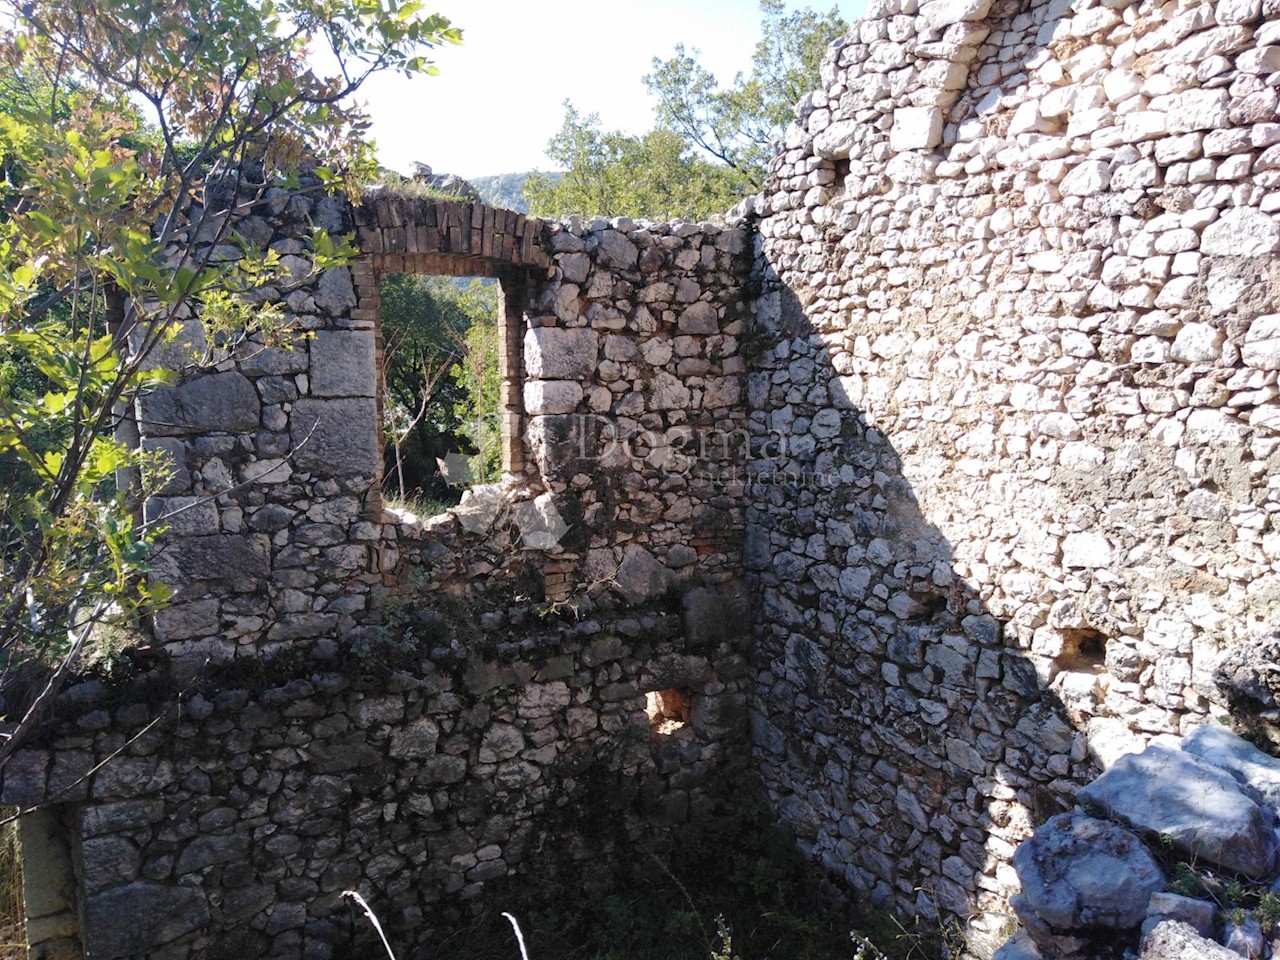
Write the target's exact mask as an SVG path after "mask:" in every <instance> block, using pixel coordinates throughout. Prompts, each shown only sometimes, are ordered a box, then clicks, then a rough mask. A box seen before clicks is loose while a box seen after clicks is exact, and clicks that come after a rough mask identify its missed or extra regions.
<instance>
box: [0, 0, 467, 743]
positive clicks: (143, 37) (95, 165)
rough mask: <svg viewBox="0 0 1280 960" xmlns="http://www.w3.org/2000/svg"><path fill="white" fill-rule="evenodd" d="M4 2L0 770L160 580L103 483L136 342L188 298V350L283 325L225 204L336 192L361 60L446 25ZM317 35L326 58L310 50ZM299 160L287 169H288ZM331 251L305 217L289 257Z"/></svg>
mask: <svg viewBox="0 0 1280 960" xmlns="http://www.w3.org/2000/svg"><path fill="white" fill-rule="evenodd" d="M5 16H6V17H7V19H5V20H4V21H3V22H0V61H2V62H3V63H4V65H5V76H6V81H5V82H6V85H7V86H6V93H5V95H4V97H3V98H2V99H0V157H3V170H4V174H5V181H4V183H3V184H0V368H2V370H0V378H3V382H4V385H5V387H6V389H5V391H4V393H3V394H2V395H0V458H3V461H4V471H5V474H6V476H5V481H6V482H5V483H4V485H3V488H2V489H0V515H2V517H3V526H2V527H0V597H2V598H3V601H2V602H3V604H4V608H3V610H0V685H3V683H4V681H7V680H8V679H10V678H11V677H12V675H13V672H14V671H15V670H17V669H18V668H19V667H21V666H23V665H25V664H29V663H33V662H41V663H44V664H47V665H48V666H49V667H50V670H49V672H48V673H47V674H46V679H45V680H44V681H42V685H41V686H39V687H38V688H37V690H38V692H37V694H36V695H35V696H34V697H33V698H31V699H29V700H28V701H26V702H24V703H21V704H17V703H15V702H14V701H13V700H12V698H8V699H7V702H6V704H5V710H6V712H7V713H8V714H9V716H8V717H7V720H8V721H9V724H10V726H9V727H8V728H7V730H8V732H7V733H6V734H5V736H4V738H3V741H2V742H0V766H2V765H3V763H4V762H5V761H6V760H7V759H8V757H9V756H10V755H11V754H12V752H13V750H14V749H16V747H17V746H18V745H19V743H20V742H21V740H22V737H23V735H24V734H25V732H26V731H28V730H29V729H30V728H31V726H32V724H33V723H34V721H35V720H36V719H38V717H39V716H40V714H41V713H42V711H43V710H44V709H46V708H47V706H48V704H49V703H50V702H51V701H52V699H53V697H54V695H55V694H56V693H57V690H58V688H59V686H60V685H61V683H63V682H64V680H65V678H66V677H67V676H68V675H69V673H70V672H71V671H72V669H73V668H74V666H75V664H76V662H77V659H78V656H79V654H80V652H81V651H82V650H83V648H84V646H85V643H86V642H87V639H88V638H89V637H90V636H91V635H92V634H93V633H94V631H95V630H96V629H98V628H100V627H101V626H103V625H104V624H110V623H113V622H120V621H130V620H131V619H132V618H133V617H134V616H135V615H136V613H137V612H138V611H139V610H141V609H145V608H147V607H149V606H151V605H154V604H156V603H159V602H162V601H163V599H164V598H163V595H162V592H161V591H159V590H157V589H153V588H151V587H149V586H148V584H147V582H146V579H145V573H146V569H147V554H148V547H149V544H150V541H151V539H152V537H153V536H154V535H155V533H156V530H155V529H154V528H148V527H146V526H145V525H142V524H140V523H138V522H136V521H135V515H134V503H133V502H131V500H130V497H129V496H128V495H127V494H137V493H140V492H142V491H139V490H132V491H124V490H120V489H117V485H116V480H117V477H119V476H125V477H128V476H130V475H132V474H136V473H138V472H139V468H143V467H148V466H150V467H153V468H154V467H157V466H158V465H157V464H155V463H151V464H148V463H146V462H145V461H144V460H143V458H142V456H141V454H140V453H139V452H138V451H137V450H136V449H134V448H133V447H132V446H131V445H130V443H129V442H128V438H127V436H121V435H120V433H119V429H118V428H120V427H122V426H123V425H124V423H125V422H126V421H127V417H126V416H125V411H126V410H128V409H129V408H130V405H131V401H132V399H133V398H134V397H135V396H136V395H137V393H138V392H139V391H141V390H145V389H148V388H150V387H151V386H153V385H154V384H156V383H159V382H163V381H164V380H166V379H167V378H168V376H169V375H168V374H166V372H164V371H160V370H154V369H151V367H152V364H150V363H149V359H150V357H151V356H152V354H153V353H154V352H155V350H156V348H157V347H158V346H160V345H162V344H166V343H169V342H171V341H173V340H174V338H175V337H177V335H178V334H179V333H180V332H182V331H183V327H184V325H185V324H187V323H188V322H189V321H191V319H192V318H193V317H195V316H197V315H198V317H199V319H200V322H201V323H202V324H203V326H204V328H205V330H206V333H207V336H206V337H205V342H207V343H208V344H210V347H209V349H208V351H206V352H205V354H204V356H201V357H193V358H192V361H193V362H197V361H199V360H212V359H216V356H217V355H218V353H219V351H223V353H222V355H225V351H226V350H228V349H232V348H236V347H237V346H238V345H239V344H241V343H243V342H244V341H245V339H246V337H247V336H248V334H249V332H250V331H255V330H256V331H257V332H256V333H255V334H254V335H255V336H257V337H259V338H261V337H264V336H268V337H269V336H270V335H271V334H272V333H273V332H279V331H280V330H281V329H282V327H283V325H284V317H283V314H282V312H281V310H280V308H278V307H270V306H266V305H265V304H264V303H262V302H255V300H258V301H260V300H261V298H255V297H254V293H255V291H257V290H259V289H260V288H261V287H263V286H264V285H266V284H272V285H275V286H277V287H279V285H281V284H285V283H287V282H289V281H288V278H287V276H286V273H285V271H283V270H281V268H280V264H279V262H278V258H277V256H276V255H275V254H274V253H271V252H269V251H267V252H264V251H260V250H256V249H254V247H253V245H252V244H251V243H249V242H248V241H247V240H245V239H244V238H243V237H240V236H239V235H238V234H237V233H236V232H235V229H234V217H233V216H231V215H230V214H231V212H230V211H227V210H226V205H227V204H228V203H229V202H233V201H234V202H240V201H239V200H238V199H236V198H243V197H244V196H245V195H246V192H247V193H249V194H251V195H252V196H254V197H261V196H263V195H264V194H265V191H266V190H267V189H269V188H270V187H272V186H276V185H281V184H286V185H287V184H292V185H295V186H296V185H298V184H299V183H306V184H309V185H310V188H311V189H339V188H343V187H346V188H347V189H350V190H354V189H355V187H354V184H355V183H356V182H358V177H359V175H360V174H361V173H362V172H363V171H364V170H367V169H368V167H369V164H370V151H369V148H368V146H367V144H365V143H364V141H363V140H362V138H361V133H362V132H363V131H364V130H365V129H366V128H367V121H366V119H365V117H364V116H363V114H362V113H360V111H359V110H358V109H356V108H355V107H353V106H351V105H350V95H351V94H352V93H354V92H355V91H356V90H357V89H359V87H360V86H361V85H362V84H363V82H364V81H365V80H366V79H367V78H368V77H369V76H371V75H373V74H374V73H377V72H380V71H386V70H394V71H400V72H403V73H407V74H416V73H421V72H431V71H432V69H433V68H431V66H430V65H429V63H428V62H427V60H426V59H425V55H426V53H427V51H428V50H429V49H430V48H431V47H432V46H434V45H436V44H439V43H441V42H457V41H459V40H460V35H459V33H458V31H457V30H456V29H454V28H453V27H451V26H450V24H449V23H448V21H446V20H444V19H443V18H441V17H439V16H435V15H427V14H426V13H424V12H423V10H422V8H421V6H420V4H419V3H417V2H414V0H409V2H402V3H397V2H395V0H391V2H376V0H206V2H204V3H198V4H196V3H163V4H161V3H136V2H134V0H96V2H95V3H92V4H90V3H50V4H22V5H21V6H20V8H17V9H15V8H14V7H12V6H11V7H10V8H9V11H8V13H7V14H6V15H5ZM316 48H321V49H323V50H324V52H325V53H326V54H327V56H326V57H325V58H324V59H325V60H326V62H328V63H330V64H331V68H329V69H321V68H318V67H315V66H313V63H314V62H316V60H318V59H320V58H317V57H314V56H313V54H314V52H315V50H316ZM303 166H305V167H306V169H307V170H309V174H308V175H307V178H306V179H304V180H303V181H300V180H298V179H297V177H296V176H294V175H292V174H290V173H287V172H286V171H293V170H297V169H298V168H299V167H303ZM228 198H232V200H228ZM347 252H348V251H347V250H346V248H345V246H344V244H343V243H341V242H340V241H335V240H334V239H333V238H330V237H328V236H327V235H326V234H324V233H323V232H322V231H317V232H316V233H315V235H314V236H313V239H312V243H311V249H310V250H309V251H308V256H309V257H310V259H311V261H312V264H313V267H314V268H315V269H316V270H319V269H324V268H327V267H329V266H332V265H334V264H335V263H337V262H339V261H340V260H341V258H342V257H343V256H345V255H346V254H347ZM259 342H261V341H259ZM154 473H155V470H154V469H152V470H142V471H141V474H142V476H143V478H144V479H143V481H142V482H144V483H145V482H146V480H145V478H146V477H147V476H153V475H154ZM5 689H6V691H7V692H6V696H7V697H8V692H10V691H11V688H9V687H5ZM15 709H16V711H17V712H15Z"/></svg>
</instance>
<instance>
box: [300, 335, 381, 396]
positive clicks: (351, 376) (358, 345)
mask: <svg viewBox="0 0 1280 960" xmlns="http://www.w3.org/2000/svg"><path fill="white" fill-rule="evenodd" d="M310 349H311V393H312V394H313V395H314V396H317V397H372V396H374V393H375V390H376V387H377V361H376V358H375V356H374V340H373V331H372V330H319V331H317V332H316V335H315V339H314V340H312V341H311V346H310Z"/></svg>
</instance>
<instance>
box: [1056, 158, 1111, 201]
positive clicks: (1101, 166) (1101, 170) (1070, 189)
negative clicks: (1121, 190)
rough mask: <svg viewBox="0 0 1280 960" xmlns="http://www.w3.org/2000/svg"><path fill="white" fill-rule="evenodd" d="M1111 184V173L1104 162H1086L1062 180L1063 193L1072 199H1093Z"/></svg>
mask: <svg viewBox="0 0 1280 960" xmlns="http://www.w3.org/2000/svg"><path fill="white" fill-rule="evenodd" d="M1110 183H1111V171H1110V169H1109V168H1108V166H1107V164H1106V163H1105V162H1104V161H1102V160H1086V161H1085V162H1084V163H1081V164H1078V165H1077V166H1076V167H1074V168H1073V169H1072V171H1071V172H1070V173H1068V174H1067V175H1066V176H1065V177H1063V179H1062V192H1063V193H1064V194H1066V195H1067V196H1072V197H1092V196H1094V195H1096V194H1099V193H1102V192H1103V191H1105V190H1106V189H1107V186H1108V185H1109V184H1110Z"/></svg>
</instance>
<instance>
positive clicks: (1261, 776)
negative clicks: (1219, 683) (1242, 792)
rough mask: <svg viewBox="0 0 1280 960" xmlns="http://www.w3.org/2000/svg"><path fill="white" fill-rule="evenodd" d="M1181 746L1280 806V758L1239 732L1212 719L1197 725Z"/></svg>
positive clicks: (1270, 802)
mask: <svg viewBox="0 0 1280 960" xmlns="http://www.w3.org/2000/svg"><path fill="white" fill-rule="evenodd" d="M1182 749H1183V750H1185V751H1187V752H1188V753H1192V754H1195V755H1196V756H1197V757H1199V758H1200V759H1202V760H1207V761H1208V762H1209V763H1212V764H1213V765H1214V766H1215V767H1219V768H1220V769H1222V770H1225V771H1226V772H1227V773H1229V774H1231V775H1232V776H1233V777H1235V778H1236V780H1238V781H1239V782H1240V783H1243V784H1246V785H1247V786H1249V787H1251V788H1252V789H1254V790H1256V791H1258V793H1259V794H1260V795H1261V796H1262V798H1263V799H1264V800H1266V801H1267V803H1269V804H1271V806H1272V808H1274V809H1280V760H1277V759H1276V758H1275V757H1273V756H1271V755H1270V754H1266V753H1263V752H1262V751H1261V750H1259V749H1258V748H1257V747H1255V746H1254V745H1253V744H1252V743H1250V742H1249V741H1248V740H1246V739H1244V737H1241V736H1240V735H1239V734H1236V733H1233V732H1232V731H1230V730H1228V729H1227V728H1226V727H1224V726H1222V725H1220V724H1218V723H1214V722H1212V721H1210V722H1208V723H1206V724H1204V725H1203V726H1199V727H1196V728H1195V730H1193V731H1192V732H1191V733H1189V734H1188V735H1187V736H1186V737H1185V738H1184V739H1183V741H1182Z"/></svg>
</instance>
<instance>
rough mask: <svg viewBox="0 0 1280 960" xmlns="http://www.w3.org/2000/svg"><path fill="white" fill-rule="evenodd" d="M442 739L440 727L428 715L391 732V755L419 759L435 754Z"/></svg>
mask: <svg viewBox="0 0 1280 960" xmlns="http://www.w3.org/2000/svg"><path fill="white" fill-rule="evenodd" d="M439 739H440V728H439V726H437V725H436V723H435V721H434V720H431V719H429V718H427V717H422V718H421V719H418V720H415V721H413V723H411V724H409V725H408V726H406V727H400V728H398V729H396V730H394V731H392V734H391V750H390V753H391V756H393V757H396V758H399V759H407V760H418V759H422V758H423V757H430V756H433V755H434V754H435V752H436V743H437V742H438V741H439Z"/></svg>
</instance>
